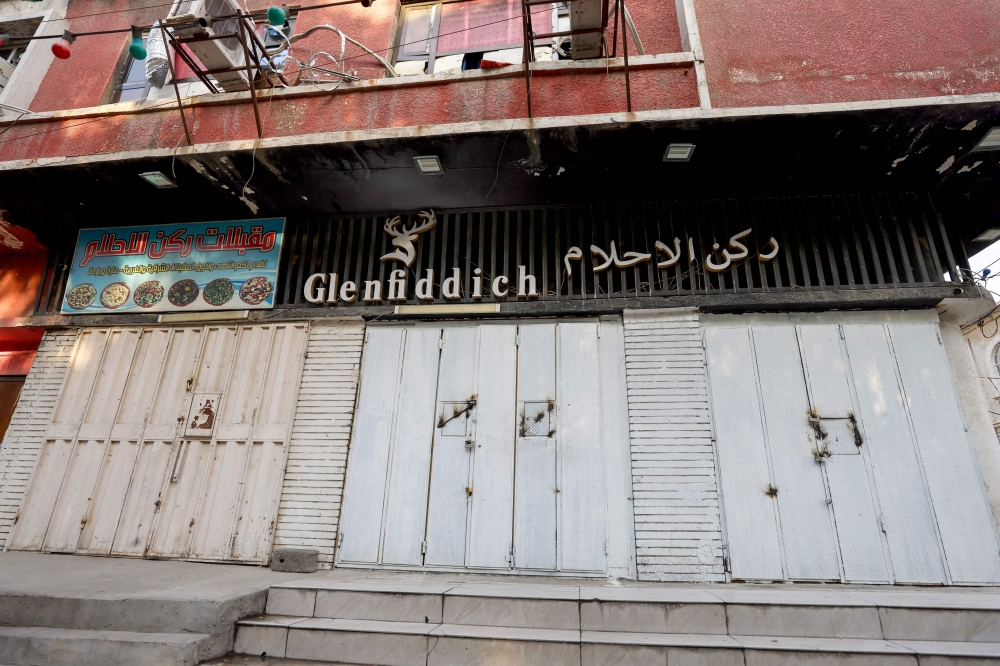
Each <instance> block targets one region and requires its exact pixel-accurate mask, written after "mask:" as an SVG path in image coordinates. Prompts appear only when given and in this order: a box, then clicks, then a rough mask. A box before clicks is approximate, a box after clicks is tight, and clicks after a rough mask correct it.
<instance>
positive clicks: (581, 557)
mask: <svg viewBox="0 0 1000 666" xmlns="http://www.w3.org/2000/svg"><path fill="white" fill-rule="evenodd" d="M557 344H558V350H557V359H556V364H557V368H558V373H559V375H558V377H559V378H558V392H559V406H558V414H559V428H560V437H559V458H560V470H559V471H560V479H559V490H560V495H559V499H560V512H559V566H560V569H561V570H563V571H566V570H570V571H604V570H605V569H606V562H605V552H604V551H605V546H604V538H605V535H604V472H603V456H602V446H601V405H600V387H599V386H598V383H599V381H600V372H599V365H598V363H597V323H596V322H593V323H573V324H559V327H558V342H557Z"/></svg>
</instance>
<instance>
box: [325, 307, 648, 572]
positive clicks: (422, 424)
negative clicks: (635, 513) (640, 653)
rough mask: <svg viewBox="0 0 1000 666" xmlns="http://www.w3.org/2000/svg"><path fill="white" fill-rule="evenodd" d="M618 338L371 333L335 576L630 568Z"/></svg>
mask: <svg viewBox="0 0 1000 666" xmlns="http://www.w3.org/2000/svg"><path fill="white" fill-rule="evenodd" d="M621 331H622V329H621V320H620V319H618V320H616V321H598V320H585V321H579V320H576V321H564V322H563V321H560V322H558V323H556V322H554V321H547V322H539V323H523V324H518V323H514V322H501V323H495V324H494V323H482V324H444V325H441V324H437V325H423V324H417V325H410V326H403V325H386V326H379V325H373V326H370V327H369V330H368V334H367V340H366V344H365V350H364V355H363V362H362V375H361V388H360V395H359V399H358V409H357V414H356V417H355V426H354V432H353V436H352V442H351V453H350V458H349V460H348V466H347V483H346V488H345V499H344V514H343V519H342V522H341V544H340V548H339V551H338V553H339V555H338V564H340V565H355V566H357V565H360V566H373V565H375V566H378V565H382V566H386V567H392V568H399V567H403V568H410V567H427V568H438V569H452V570H455V569H467V568H471V569H480V570H493V571H510V570H515V571H520V572H532V571H538V572H568V573H569V572H572V573H574V574H577V575H579V574H605V573H608V572H619V575H623V574H624V573H626V572H628V570H629V569H630V568H634V564H632V563H631V562H630V560H631V557H632V556H630V554H629V552H628V551H629V544H631V542H632V533H631V528H630V526H631V524H632V520H631V518H630V511H629V509H628V504H627V498H628V496H629V495H628V492H627V488H628V487H629V483H628V469H629V467H628V438H627V415H626V412H625V396H624V381H623V380H624V369H623V367H622V358H623V354H622V344H623V343H622V332H621Z"/></svg>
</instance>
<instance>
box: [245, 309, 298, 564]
mask: <svg viewBox="0 0 1000 666" xmlns="http://www.w3.org/2000/svg"><path fill="white" fill-rule="evenodd" d="M307 331H308V329H307V328H306V326H305V325H304V324H292V325H276V326H275V327H274V337H273V339H272V341H271V350H270V353H269V354H268V359H267V374H266V375H265V376H264V382H263V386H262V387H261V390H260V400H259V404H258V406H256V407H255V410H256V412H255V413H256V419H255V420H256V424H255V425H254V426H253V428H254V430H253V439H252V442H253V443H252V448H251V450H250V452H249V461H248V464H247V470H246V472H245V475H244V478H243V482H242V485H241V487H240V500H239V510H238V513H237V516H236V525H235V526H234V528H233V542H232V550H231V552H230V557H232V558H233V559H237V560H241V561H248V562H261V563H264V562H266V561H267V560H268V558H269V553H270V550H271V541H272V537H273V536H274V528H275V519H276V515H277V511H278V495H279V493H280V491H281V482H282V473H283V469H284V463H285V453H286V450H287V444H286V442H287V440H288V437H289V430H290V427H291V419H292V412H293V410H294V408H295V401H296V397H297V395H298V386H299V376H300V373H301V370H302V360H303V355H304V353H305V350H306V342H307V340H306V338H307ZM231 386H232V382H230V387H231Z"/></svg>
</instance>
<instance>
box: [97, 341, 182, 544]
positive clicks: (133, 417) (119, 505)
mask: <svg viewBox="0 0 1000 666" xmlns="http://www.w3.org/2000/svg"><path fill="white" fill-rule="evenodd" d="M170 333H171V331H170V329H166V328H154V329H146V330H144V331H143V332H142V337H141V338H140V340H139V348H138V350H137V351H136V354H135V358H134V360H133V362H132V367H131V369H130V371H129V374H128V381H127V383H126V385H125V392H124V395H123V397H122V402H121V406H120V407H119V409H118V417H117V418H116V419H115V425H114V427H113V428H112V430H111V441H110V442H109V444H108V453H107V455H106V456H105V458H104V465H103V466H102V469H101V475H100V477H99V478H98V482H97V488H96V489H95V490H94V496H93V499H92V500H91V503H90V509H89V510H88V512H87V523H86V525H85V527H84V529H83V532H82V533H81V534H80V543H79V547H78V551H81V552H86V553H99V554H104V555H106V554H108V553H109V552H111V546H112V544H113V543H114V538H115V533H116V532H117V531H118V525H119V523H121V522H122V511H123V509H124V506H125V498H126V496H127V493H128V490H129V486H130V484H131V482H132V477H133V471H134V470H135V469H136V457H137V456H138V455H139V452H140V450H141V449H142V446H141V443H142V439H141V437H142V431H143V426H144V425H145V422H146V419H147V418H148V417H149V412H150V408H151V407H152V405H153V399H154V397H155V396H156V387H157V385H158V381H157V380H158V379H159V377H160V372H161V370H162V367H163V361H164V357H165V355H166V352H167V346H168V343H169V341H170ZM161 477H162V475H161Z"/></svg>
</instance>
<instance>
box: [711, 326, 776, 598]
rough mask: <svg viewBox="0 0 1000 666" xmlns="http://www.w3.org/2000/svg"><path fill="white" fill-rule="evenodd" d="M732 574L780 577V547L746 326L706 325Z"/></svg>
mask: <svg viewBox="0 0 1000 666" xmlns="http://www.w3.org/2000/svg"><path fill="white" fill-rule="evenodd" d="M705 338H706V343H707V344H706V346H707V348H708V376H709V381H710V384H711V385H710V391H711V399H712V416H713V420H714V422H715V436H716V442H717V444H716V446H717V450H718V456H719V476H720V479H721V486H722V500H723V506H724V508H725V519H726V535H727V538H728V546H729V557H730V566H731V570H732V575H733V578H737V579H742V580H781V579H782V578H783V574H782V566H781V552H780V550H779V545H778V544H779V542H778V527H777V522H776V516H775V504H774V501H773V500H772V499H771V498H770V497H768V495H767V494H766V492H765V491H766V489H767V488H768V486H769V485H770V483H771V480H770V474H769V472H768V467H767V451H766V449H765V445H764V433H763V426H762V420H761V413H760V403H759V399H758V394H757V381H756V378H755V376H754V357H753V350H752V348H751V346H750V332H749V329H747V328H723V327H714V326H709V327H706V328H705Z"/></svg>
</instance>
